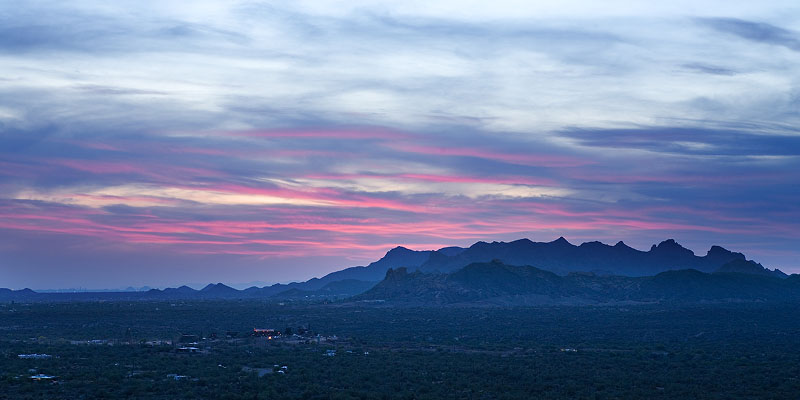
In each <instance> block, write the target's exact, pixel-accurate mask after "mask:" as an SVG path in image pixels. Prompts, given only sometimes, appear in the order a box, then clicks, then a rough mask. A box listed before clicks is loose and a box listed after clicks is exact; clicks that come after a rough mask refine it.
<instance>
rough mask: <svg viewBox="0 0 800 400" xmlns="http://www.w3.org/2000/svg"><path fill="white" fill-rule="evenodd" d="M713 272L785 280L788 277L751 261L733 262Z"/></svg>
mask: <svg viewBox="0 0 800 400" xmlns="http://www.w3.org/2000/svg"><path fill="white" fill-rule="evenodd" d="M715 272H717V273H738V274H751V275H762V276H773V277H776V278H787V277H788V275H786V274H784V273H783V271H781V270H779V269H777V268H775V269H774V270H770V269H767V268H764V266H763V265H761V264H759V263H757V262H755V261H751V260H744V259H742V260H733V261H731V262H729V263H726V264H725V265H723V266H721V267H719V269H717V270H716V271H715Z"/></svg>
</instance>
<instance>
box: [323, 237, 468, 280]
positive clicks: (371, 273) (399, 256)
mask: <svg viewBox="0 0 800 400" xmlns="http://www.w3.org/2000/svg"><path fill="white" fill-rule="evenodd" d="M447 249H450V250H447V252H449V253H454V250H452V249H456V248H453V247H448V248H447ZM432 253H434V251H432V250H424V251H416V250H409V249H407V248H405V247H402V246H398V247H395V248H393V249H391V250H389V251H388V252H387V253H386V255H384V256H383V257H382V258H381V259H380V260H378V261H375V262H373V263H370V264H369V265H367V266H366V267H350V268H345V269H343V270H341V271H336V272H331V273H330V274H328V275H325V276H323V277H322V278H320V279H319V287H317V288H313V289H319V288H321V287H322V286H324V285H325V284H327V283H330V282H334V281H341V280H345V279H356V280H360V281H372V282H378V281H380V280H381V279H383V276H384V275H385V274H386V271H387V270H388V269H389V268H400V267H406V268H416V267H419V266H420V265H422V264H423V263H424V262H426V261H428V258H430V256H431V254H432ZM309 282H310V281H309Z"/></svg>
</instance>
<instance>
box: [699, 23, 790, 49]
mask: <svg viewBox="0 0 800 400" xmlns="http://www.w3.org/2000/svg"><path fill="white" fill-rule="evenodd" d="M700 22H701V23H702V24H705V25H707V26H709V27H711V28H713V29H715V30H718V31H720V32H724V33H729V34H732V35H735V36H739V37H740V38H743V39H747V40H751V41H754V42H759V43H766V44H772V45H776V46H783V47H786V48H787V49H790V50H794V51H800V35H798V34H797V33H795V32H792V31H790V30H788V29H783V28H781V27H778V26H775V25H772V24H768V23H765V22H753V21H746V20H741V19H735V18H704V19H700Z"/></svg>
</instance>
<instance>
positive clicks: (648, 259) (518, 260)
mask: <svg viewBox="0 0 800 400" xmlns="http://www.w3.org/2000/svg"><path fill="white" fill-rule="evenodd" d="M493 260H496V261H497V262H499V263H501V264H504V265H507V266H518V265H535V266H536V267H537V269H538V270H539V271H542V273H544V272H547V273H548V274H546V276H548V277H550V278H548V279H550V282H551V283H553V282H556V281H559V280H558V279H555V278H553V277H556V278H568V280H572V281H576V282H581V281H585V285H588V286H591V285H595V286H600V287H606V288H607V289H608V290H611V291H613V290H617V288H616V286H619V285H633V284H635V283H636V282H638V281H636V280H630V279H628V280H626V279H622V277H645V276H654V275H657V274H660V273H662V272H665V271H675V270H687V269H693V270H697V271H700V272H704V273H712V272H713V273H715V274H716V275H726V274H731V273H733V274H750V275H763V276H770V277H778V278H785V277H786V274H784V273H783V272H781V271H780V270H777V269H775V270H769V269H767V268H764V267H763V266H761V264H758V263H756V262H753V261H748V260H747V259H746V258H745V256H744V255H743V254H741V253H736V252H732V251H729V250H726V249H724V248H722V247H720V246H712V247H711V248H710V249H709V250H708V252H707V253H706V254H705V255H704V256H697V255H695V254H694V252H692V251H691V250H689V249H686V248H684V247H683V246H681V245H680V244H678V243H677V242H676V241H675V240H672V239H668V240H665V241H663V242H661V243H659V244H658V245H653V246H652V247H651V248H650V250H648V251H641V250H636V249H633V248H631V247H629V246H628V245H626V244H625V243H623V242H618V243H617V244H615V245H613V246H611V245H607V244H604V243H601V242H586V243H583V244H581V245H577V246H576V245H573V244H572V243H570V242H568V241H567V240H566V239H564V238H563V237H560V238H558V239H556V240H554V241H552V242H534V241H531V240H528V239H520V240H515V241H513V242H491V243H488V242H477V243H475V244H473V245H472V246H470V247H467V248H462V247H445V248H441V249H439V250H423V251H417V250H410V249H407V248H405V247H402V246H398V247H395V248H393V249H391V250H389V251H388V252H387V253H386V254H385V255H384V256H383V257H381V258H380V259H379V260H377V261H375V262H372V263H370V264H368V265H366V266H358V267H350V268H345V269H343V270H340V271H336V272H332V273H330V274H327V275H325V276H323V277H321V278H313V279H310V280H308V281H305V282H294V283H289V284H275V285H271V286H264V287H256V286H253V287H250V288H247V289H244V290H236V289H234V288H231V287H229V286H226V285H224V284H222V283H217V284H209V285H208V286H206V287H205V288H203V289H202V290H195V289H192V288H190V287H188V286H181V287H178V288H167V289H164V290H158V289H151V290H148V291H139V292H136V291H125V292H93V293H87V292H82V293H36V292H33V291H31V290H30V289H26V290H23V291H11V290H8V289H5V290H0V301H7V300H20V301H73V300H76V301H98V300H109V299H117V300H151V299H152V300H159V299H160V300H166V299H246V298H273V299H277V298H301V297H302V298H343V297H348V296H354V295H358V294H360V293H363V292H365V291H367V290H368V289H370V288H372V287H373V286H375V284H376V283H378V282H379V281H381V280H383V279H384V278H385V277H386V274H387V271H390V270H394V271H395V273H397V271H399V270H400V269H401V268H402V270H403V271H406V273H409V275H413V274H410V273H413V272H415V271H419V272H421V273H423V274H439V275H441V274H450V273H454V272H458V273H456V274H454V275H453V276H452V277H450V278H449V279H450V280H448V281H446V282H444V281H442V282H439V284H443V285H450V286H452V287H455V286H453V285H455V284H456V283H459V282H461V285H462V286H463V287H465V288H469V289H470V290H473V291H478V292H480V293H484V294H485V293H488V292H489V291H491V290H495V291H497V290H501V291H505V292H508V293H512V292H514V291H513V290H511V287H506V288H504V289H499V288H497V287H494V286H492V285H489V286H485V287H483V288H482V289H480V288H478V287H477V286H476V285H478V283H477V282H478V281H479V280H481V281H483V282H484V283H482V284H483V285H488V284H489V283H492V282H493V283H499V282H502V281H503V279H504V277H506V278H507V277H508V276H509V274H510V275H514V276H516V275H520V276H519V278H520V279H523V282H527V281H526V280H529V279H532V278H531V277H530V276H528V275H526V274H527V273H528V272H530V271H529V270H525V271H528V272H525V273H523V272H522V270H519V269H518V268H520V267H508V268H506V269H502V270H498V269H493V270H492V273H491V274H488V273H487V272H486V271H483V270H481V269H480V268H479V267H473V268H470V269H464V267H466V266H468V265H471V264H476V263H477V264H481V263H490V264H493V265H494V264H497V262H495V263H492V261H493ZM476 268H477V269H476ZM493 274H499V275H498V276H494V275H493ZM414 276H417V275H414ZM420 276H421V275H420ZM476 276H480V277H481V279H478V278H476ZM537 276H539V277H540V278H542V279H544V278H543V277H544V276H545V275H537ZM601 276H602V277H606V278H604V279H600V278H599V277H601ZM611 276H618V277H619V278H612V277H611ZM420 279H422V278H420ZM425 279H429V278H425ZM430 279H434V278H430ZM435 279H442V278H435ZM714 279H717V280H719V279H724V278H722V277H718V278H714ZM462 281H463V282H462ZM467 281H469V282H472V283H471V284H469V285H467V284H466V283H464V282H467ZM528 283H529V284H532V283H531V282H528ZM540 283H541V282H540ZM612 283H614V284H613V285H612ZM509 284H511V283H510V282H509ZM517 284H521V283H519V282H518V283H517ZM636 284H638V283H636ZM537 285H538V284H537ZM615 285H616V286H615ZM537 287H538V286H537ZM561 289H563V285H562V287H561ZM465 290H466V289H465ZM537 290H540V289H537ZM542 290H543V289H542ZM505 292H504V293H505ZM442 293H444V292H442ZM498 293H500V292H498ZM581 293H582V292H581ZM581 293H577V294H581ZM484 294H481V296H484ZM562 294H563V293H562ZM577 294H576V295H577ZM442 295H444V294H442Z"/></svg>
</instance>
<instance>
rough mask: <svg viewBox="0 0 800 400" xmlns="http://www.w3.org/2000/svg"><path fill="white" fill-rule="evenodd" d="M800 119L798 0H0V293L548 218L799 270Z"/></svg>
mask: <svg viewBox="0 0 800 400" xmlns="http://www.w3.org/2000/svg"><path fill="white" fill-rule="evenodd" d="M631 3H633V4H631ZM798 127H800V3H798V2H797V1H783V2H781V1H764V2H753V1H703V2H698V1H670V2H655V3H654V2H638V3H637V2H628V1H605V2H596V1H559V2H530V1H503V0H496V1H492V2H478V1H466V0H460V1H437V2H430V1H402V2H396V1H394V2H366V1H348V2H328V1H314V2H308V1H291V2H259V1H214V2H209V1H192V2H183V1H181V2H178V1H154V2H149V1H114V2H100V1H81V0H76V1H69V2H64V1H51V2H49V1H25V2H17V1H12V0H0V287H10V288H23V287H30V288H34V289H52V288H86V289H98V288H118V287H126V286H134V287H138V286H143V285H149V286H152V287H164V286H175V285H181V284H184V283H197V284H204V283H208V282H225V283H229V284H244V283H248V282H261V283H274V282H288V281H297V280H306V279H309V278H311V277H314V276H322V275H324V274H326V273H328V272H332V271H335V270H339V269H342V268H344V267H348V266H354V265H366V264H368V263H369V262H371V261H374V260H377V259H378V258H380V257H381V256H382V255H383V254H384V253H385V252H386V251H388V250H389V249H391V248H393V247H395V246H398V245H402V246H405V247H408V248H411V249H416V250H427V249H437V248H440V247H445V246H451V245H458V246H469V245H470V244H472V243H474V242H476V241H478V240H484V241H494V240H498V241H500V240H502V241H508V240H515V239H519V238H523V237H527V238H530V239H531V240H535V241H551V240H553V239H555V238H557V237H559V236H564V237H566V238H567V239H568V240H570V241H571V242H572V243H575V244H579V243H581V242H584V241H594V240H599V241H602V242H605V243H611V244H613V243H616V242H617V241H619V240H623V241H625V243H627V244H629V245H630V246H632V247H635V248H639V249H642V250H647V249H649V247H650V246H651V245H652V244H654V243H659V242H660V241H662V240H665V239H667V238H674V239H676V240H677V241H678V242H679V243H681V244H682V245H684V246H685V247H687V248H689V249H691V250H693V251H695V253H697V254H698V255H704V254H705V253H706V251H707V250H708V248H709V247H710V246H711V245H721V246H723V247H725V248H728V249H730V250H733V251H740V252H743V253H745V255H746V256H747V257H748V258H750V259H754V260H756V261H758V262H760V263H762V264H764V265H765V266H767V267H769V268H776V267H777V268H781V269H782V270H784V271H786V272H799V273H800V245H798V241H799V240H800V130H799V129H798Z"/></svg>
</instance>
